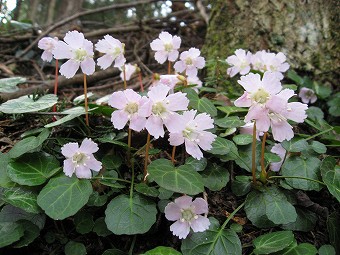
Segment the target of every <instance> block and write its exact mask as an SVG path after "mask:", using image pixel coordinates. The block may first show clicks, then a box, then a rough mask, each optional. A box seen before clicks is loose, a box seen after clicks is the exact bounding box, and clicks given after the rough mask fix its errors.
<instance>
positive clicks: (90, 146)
mask: <svg viewBox="0 0 340 255" xmlns="http://www.w3.org/2000/svg"><path fill="white" fill-rule="evenodd" d="M98 150H99V148H98V145H97V144H96V143H95V142H94V141H92V140H91V139H90V138H85V139H84V140H83V142H82V143H81V145H80V148H79V151H80V152H83V153H85V154H92V153H95V152H96V151H98Z"/></svg>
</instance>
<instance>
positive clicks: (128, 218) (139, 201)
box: [105, 194, 157, 235]
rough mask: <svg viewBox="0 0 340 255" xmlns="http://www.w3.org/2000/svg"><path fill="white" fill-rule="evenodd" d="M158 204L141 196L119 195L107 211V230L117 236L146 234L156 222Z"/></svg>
mask: <svg viewBox="0 0 340 255" xmlns="http://www.w3.org/2000/svg"><path fill="white" fill-rule="evenodd" d="M156 214H157V209H156V204H155V203H154V202H152V201H151V200H148V199H145V198H143V197H142V196H140V195H139V194H134V195H133V196H132V197H129V196H127V195H119V196H117V197H115V198H114V199H112V200H111V202H110V203H109V204H108V206H107V208H106V210H105V222H106V225H107V228H108V229H109V230H110V231H112V232H113V233H114V234H116V235H134V234H144V233H146V232H147V231H148V230H149V229H150V228H151V226H152V225H153V224H154V223H155V222H156Z"/></svg>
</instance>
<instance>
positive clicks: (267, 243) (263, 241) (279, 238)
mask: <svg viewBox="0 0 340 255" xmlns="http://www.w3.org/2000/svg"><path fill="white" fill-rule="evenodd" d="M293 241H294V234H293V232H292V231H278V232H273V233H269V234H264V235H261V236H259V237H257V238H256V239H255V240H254V241H253V244H254V246H255V250H254V253H255V254H271V253H273V252H277V251H281V250H283V249H284V248H286V247H288V246H289V245H290V244H291V243H293Z"/></svg>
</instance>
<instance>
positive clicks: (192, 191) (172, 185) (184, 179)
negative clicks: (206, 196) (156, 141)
mask: <svg viewBox="0 0 340 255" xmlns="http://www.w3.org/2000/svg"><path fill="white" fill-rule="evenodd" d="M148 173H149V175H150V178H151V179H152V180H154V181H155V182H156V183H157V184H158V185H159V186H161V187H163V188H165V189H167V190H171V191H174V192H178V193H185V194H188V195H196V194H198V193H201V192H203V190H204V184H203V179H202V177H201V175H200V174H199V173H197V172H196V171H195V170H194V169H193V168H192V167H190V166H187V165H182V166H180V167H178V168H176V167H174V166H173V165H172V163H171V161H169V160H166V159H158V160H155V161H153V162H152V163H151V164H150V165H149V166H148Z"/></svg>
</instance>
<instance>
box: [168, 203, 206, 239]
mask: <svg viewBox="0 0 340 255" xmlns="http://www.w3.org/2000/svg"><path fill="white" fill-rule="evenodd" d="M164 213H165V217H166V218H167V219H168V220H171V221H176V222H175V223H173V224H172V225H171V226H170V230H171V231H172V233H173V234H174V235H175V236H178V237H179V238H180V239H185V238H186V237H187V236H188V234H189V232H190V228H192V230H193V231H194V232H204V231H205V230H207V229H208V228H209V226H210V221H209V219H208V218H206V217H204V216H202V215H200V214H205V213H208V203H207V202H206V201H205V200H204V199H203V198H196V199H195V200H194V201H192V198H191V197H189V196H182V197H179V198H176V199H175V202H170V203H169V204H168V205H167V206H166V207H165V210H164Z"/></svg>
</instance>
